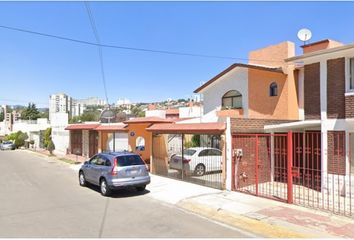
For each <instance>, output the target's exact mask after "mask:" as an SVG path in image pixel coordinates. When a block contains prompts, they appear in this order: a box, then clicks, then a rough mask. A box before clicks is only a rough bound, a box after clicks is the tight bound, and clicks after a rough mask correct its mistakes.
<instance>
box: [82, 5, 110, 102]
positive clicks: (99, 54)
mask: <svg viewBox="0 0 354 240" xmlns="http://www.w3.org/2000/svg"><path fill="white" fill-rule="evenodd" d="M85 7H86V10H87V14H88V16H89V19H90V24H91V28H92V30H93V34H94V35H95V38H96V43H97V44H99V45H98V46H97V47H98V56H99V59H100V66H101V75H102V82H103V88H104V94H105V96H106V101H107V104H109V102H108V95H107V87H106V76H105V71H104V65H103V54H102V46H101V41H100V38H99V35H98V31H97V28H96V24H95V19H94V17H93V14H92V12H91V8H90V5H89V3H88V2H85Z"/></svg>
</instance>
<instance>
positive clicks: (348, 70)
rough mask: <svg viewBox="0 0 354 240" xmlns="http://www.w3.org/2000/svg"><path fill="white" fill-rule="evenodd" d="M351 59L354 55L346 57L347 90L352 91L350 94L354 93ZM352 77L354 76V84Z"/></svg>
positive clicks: (353, 74)
mask: <svg viewBox="0 0 354 240" xmlns="http://www.w3.org/2000/svg"><path fill="white" fill-rule="evenodd" d="M351 59H354V56H350V57H346V61H345V76H346V81H345V82H346V92H347V93H350V95H352V94H354V72H353V73H352V74H351V73H350V61H351ZM353 64H354V60H353ZM351 75H352V76H351ZM351 78H353V80H352V81H353V84H352V86H351Z"/></svg>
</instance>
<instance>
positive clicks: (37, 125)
mask: <svg viewBox="0 0 354 240" xmlns="http://www.w3.org/2000/svg"><path fill="white" fill-rule="evenodd" d="M49 127H50V124H49V122H48V120H47V119H46V118H38V120H37V121H26V120H21V121H17V122H15V123H14V124H13V125H12V132H17V131H22V132H25V133H27V134H28V135H29V133H30V132H39V131H41V130H45V129H47V128H49Z"/></svg>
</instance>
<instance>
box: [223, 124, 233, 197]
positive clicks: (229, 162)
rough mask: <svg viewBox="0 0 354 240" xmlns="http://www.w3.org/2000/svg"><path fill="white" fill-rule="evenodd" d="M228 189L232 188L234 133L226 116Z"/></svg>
mask: <svg viewBox="0 0 354 240" xmlns="http://www.w3.org/2000/svg"><path fill="white" fill-rule="evenodd" d="M225 138H226V144H225V145H226V189H227V190H230V191H231V190H232V189H231V187H232V181H233V179H232V135H231V120H230V117H227V118H226V131H225Z"/></svg>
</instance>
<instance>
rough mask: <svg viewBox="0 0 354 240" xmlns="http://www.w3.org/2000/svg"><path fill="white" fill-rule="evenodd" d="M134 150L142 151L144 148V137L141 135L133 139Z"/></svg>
mask: <svg viewBox="0 0 354 240" xmlns="http://www.w3.org/2000/svg"><path fill="white" fill-rule="evenodd" d="M135 146H136V147H135V150H138V151H144V150H145V139H144V138H143V137H137V138H136V141H135Z"/></svg>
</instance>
